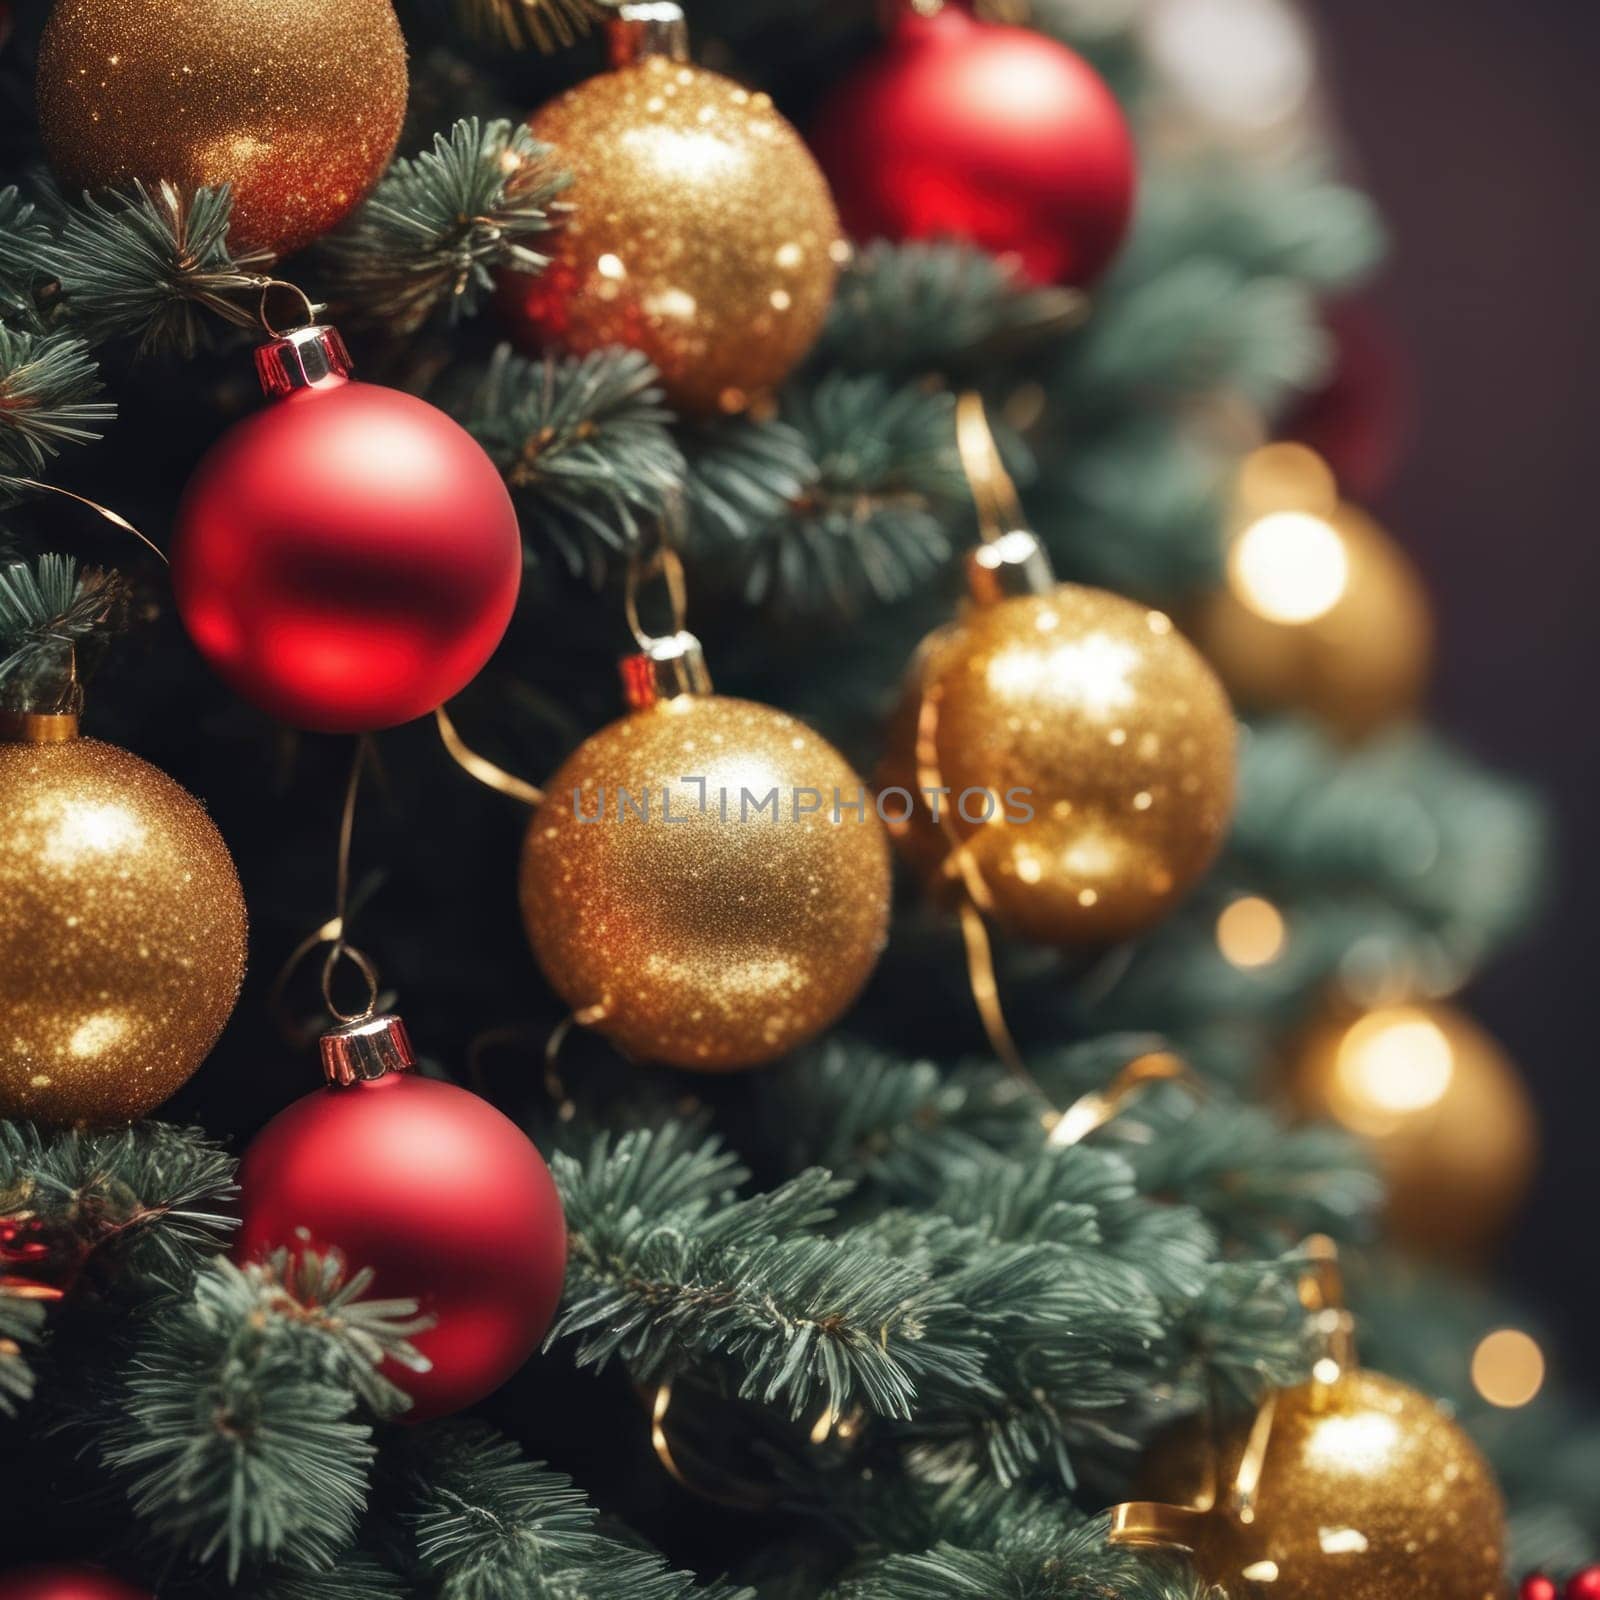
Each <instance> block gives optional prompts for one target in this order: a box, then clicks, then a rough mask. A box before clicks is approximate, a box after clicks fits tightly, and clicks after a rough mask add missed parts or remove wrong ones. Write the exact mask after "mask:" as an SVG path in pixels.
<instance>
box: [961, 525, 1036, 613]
mask: <svg viewBox="0 0 1600 1600" xmlns="http://www.w3.org/2000/svg"><path fill="white" fill-rule="evenodd" d="M1055 586H1056V575H1055V573H1054V571H1052V569H1051V566H1050V557H1049V556H1048V555H1046V554H1045V549H1044V546H1043V545H1042V544H1040V543H1039V540H1038V536H1037V535H1036V534H1034V533H1032V532H1031V531H1030V530H1028V529H1027V528H1013V529H1011V531H1010V532H1009V533H1002V534H1001V535H1000V537H999V538H998V539H991V540H989V541H988V542H987V543H986V544H980V545H979V546H978V547H977V549H975V550H969V551H968V552H967V590H968V592H969V593H970V594H971V596H972V598H973V599H974V600H975V601H977V603H978V604H979V605H980V606H992V605H994V604H996V603H997V602H998V601H1001V600H1011V599H1014V598H1015V597H1016V596H1017V595H1028V594H1049V593H1050V591H1051V590H1052V589H1054V588H1055Z"/></svg>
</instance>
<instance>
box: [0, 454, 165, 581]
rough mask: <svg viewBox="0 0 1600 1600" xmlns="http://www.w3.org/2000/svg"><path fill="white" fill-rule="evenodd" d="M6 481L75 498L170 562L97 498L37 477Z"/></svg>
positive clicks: (47, 492)
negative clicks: (42, 480)
mask: <svg viewBox="0 0 1600 1600" xmlns="http://www.w3.org/2000/svg"><path fill="white" fill-rule="evenodd" d="M3 481H4V482H6V483H16V484H20V485H21V486H22V487H23V488H24V489H39V490H42V491H43V492H44V493H45V494H58V495H60V496H61V497H62V498H63V499H64V500H76V501H77V502H78V504H79V505H80V506H87V507H88V508H89V509H90V510H91V511H92V512H94V513H95V515H96V516H99V517H104V518H105V520H106V521H107V522H109V523H110V524H111V525H112V526H113V527H114V528H121V529H122V530H123V532H124V533H131V534H132V535H133V536H134V538H135V539H137V540H138V541H139V543H140V544H142V545H143V546H144V547H145V549H146V550H148V551H149V552H150V553H151V554H152V555H153V556H155V558H156V559H157V560H158V561H159V562H160V563H161V564H162V566H164V567H170V566H171V565H172V563H171V562H170V561H168V560H167V553H166V551H165V550H163V549H162V548H161V546H160V545H158V544H157V543H156V542H155V541H154V540H153V539H149V538H147V537H146V536H145V535H144V534H142V533H140V532H139V530H138V529H137V528H136V527H134V525H133V524H132V523H131V522H129V521H128V519H127V518H126V517H125V516H123V515H122V514H121V513H120V512H117V511H113V510H112V509H111V507H110V506H103V505H101V504H100V502H99V501H98V500H91V499H90V498H89V497H88V495H86V494H77V493H75V492H74V491H73V490H71V489H63V488H61V487H60V485H58V484H54V483H41V482H40V481H39V480H38V479H37V478H13V477H10V476H7V477H6V478H5V479H4V480H3Z"/></svg>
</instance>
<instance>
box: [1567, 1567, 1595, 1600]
mask: <svg viewBox="0 0 1600 1600" xmlns="http://www.w3.org/2000/svg"><path fill="white" fill-rule="evenodd" d="M1566 1600H1600V1567H1585V1568H1584V1569H1583V1571H1582V1572H1575V1573H1573V1575H1572V1576H1571V1577H1570V1578H1568V1579H1567V1592H1566Z"/></svg>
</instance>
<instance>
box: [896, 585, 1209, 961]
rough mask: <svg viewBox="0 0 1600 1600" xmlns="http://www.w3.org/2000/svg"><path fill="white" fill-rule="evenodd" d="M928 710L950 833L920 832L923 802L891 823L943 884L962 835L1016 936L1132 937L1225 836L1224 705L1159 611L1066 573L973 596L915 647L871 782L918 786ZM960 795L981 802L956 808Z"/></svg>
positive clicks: (925, 814) (928, 823)
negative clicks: (1030, 588)
mask: <svg viewBox="0 0 1600 1600" xmlns="http://www.w3.org/2000/svg"><path fill="white" fill-rule="evenodd" d="M924 707H925V708H926V714H927V715H930V716H931V719H932V738H931V751H930V752H929V753H931V755H932V756H933V757H934V761H933V766H932V771H933V773H935V774H936V776H937V780H938V782H937V785H936V786H938V787H943V788H946V789H948V791H949V794H948V796H947V797H946V798H945V800H944V802H943V816H944V818H945V819H946V823H947V825H948V828H949V829H950V830H951V833H952V834H953V837H951V836H950V834H946V835H944V836H941V834H940V833H938V832H936V831H935V830H934V828H933V825H932V819H931V817H930V815H929V811H928V809H927V808H926V807H924V808H922V809H919V810H918V811H917V812H916V813H915V814H914V815H913V816H912V817H911V818H910V819H908V821H907V822H905V823H903V824H898V825H897V824H895V823H894V822H891V831H892V832H894V834H895V836H896V840H897V842H898V843H900V844H901V845H902V846H903V848H905V850H906V853H907V854H908V856H909V858H910V859H911V860H912V862H913V865H917V866H919V867H920V868H921V869H922V870H923V871H925V872H926V871H929V870H930V869H934V868H935V866H936V864H938V866H939V868H940V869H942V871H943V874H944V876H945V878H946V879H947V880H948V879H950V878H952V877H953V876H954V874H953V873H952V872H950V870H949V868H948V866H946V865H945V863H947V861H948V859H949V856H950V851H951V848H952V847H953V846H954V845H955V844H958V843H959V845H960V846H961V847H962V848H963V849H964V851H965V852H966V855H967V858H968V861H969V862H970V864H971V866H972V867H974V868H975V869H976V873H977V876H978V878H979V879H981V882H982V885H983V889H984V891H985V896H986V898H987V900H988V902H989V904H988V905H987V906H984V907H982V909H986V910H992V911H993V912H994V914H995V915H996V917H997V918H998V920H999V921H1000V922H1001V923H1002V924H1003V925H1005V926H1006V927H1008V928H1009V929H1011V930H1012V931H1013V932H1015V933H1018V934H1020V935H1022V936H1023V937H1024V938H1028V939H1036V940H1039V941H1040V942H1042V943H1046V944H1085V943H1104V942H1109V941H1112V940H1117V939H1124V938H1128V937H1129V936H1131V935H1133V934H1135V933H1138V932H1139V931H1141V930H1142V929H1144V928H1147V927H1149V926H1150V925H1151V924H1153V923H1155V922H1157V921H1159V920H1160V919H1161V918H1162V917H1164V916H1165V915H1166V914H1167V913H1168V912H1169V911H1170V910H1171V909H1172V907H1173V906H1174V905H1175V904H1176V903H1177V902H1178V900H1179V899H1181V898H1182V896H1183V895H1184V893H1185V892H1186V891H1187V890H1188V889H1189V888H1190V887H1191V886H1192V885H1193V884H1194V882H1195V881H1196V880H1197V879H1198V878H1199V877H1200V876H1201V875H1202V874H1203V873H1204V872H1205V870H1206V868H1207V867H1208V866H1210V864H1211V861H1212V859H1213V858H1214V857H1215V855H1216V853H1217V850H1218V848H1219V847H1220V846H1221V843H1222V839H1223V836H1224V834H1225V832H1226V830H1227V825H1228V818H1229V815H1230V813H1231V810H1232V806H1233V788H1234V743H1235V729H1234V720H1233V712H1232V709H1231V708H1230V706H1229V704H1228V698H1227V696H1226V694H1224V693H1223V690H1222V686H1221V685H1220V684H1219V683H1218V682H1217V680H1216V677H1215V675H1214V674H1213V673H1212V671H1211V669H1210V668H1209V667H1208V666H1207V665H1206V663H1205V662H1204V660H1203V659H1202V658H1201V657H1200V655H1199V654H1198V653H1197V652H1196V651H1195V650H1194V648H1193V647H1192V646H1191V645H1190V644H1189V643H1188V642H1187V640H1185V639H1184V638H1183V636H1182V635H1181V634H1180V633H1179V632H1178V631H1177V629H1176V628H1174V627H1173V625H1172V622H1171V620H1170V619H1169V618H1168V617H1166V616H1165V615H1164V614H1163V613H1161V612H1159V611H1152V610H1151V609H1150V608H1149V607H1148V606H1143V605H1140V604H1138V603H1137V602H1135V601H1132V600H1127V599H1124V598H1123V597H1122V596H1120V595H1115V594H1109V593H1106V592H1105V591H1103V590H1100V589H1089V588H1084V587H1081V586H1079V585H1076V584H1060V585H1058V586H1056V587H1055V588H1053V589H1051V590H1049V591H1048V592H1047V593H1044V594H1027V595H1013V596H1012V597H1010V598H1007V599H1002V600H999V601H996V602H994V603H991V604H978V605H973V606H971V607H970V608H969V609H968V610H967V611H966V612H965V613H964V614H963V615H962V617H961V618H960V620H959V621H957V622H956V623H955V624H954V625H953V626H952V627H950V628H948V629H946V630H944V631H942V632H941V633H938V634H935V635H934V636H932V637H931V638H930V639H929V640H928V642H927V643H926V644H925V645H924V647H923V652H922V653H921V655H920V657H919V661H918V664H917V666H916V667H915V668H914V669H913V672H912V674H911V681H910V684H909V686H908V689H907V693H906V700H905V702H904V704H903V705H902V708H901V711H900V713H899V715H898V716H897V718H896V720H895V723H894V725H893V728H892V729H891V734H890V741H891V742H890V749H889V751H888V754H887V756H886V758H885V761H884V764H883V766H882V767H881V768H880V770H879V773H878V788H879V791H880V793H885V792H886V791H887V790H888V789H889V788H891V787H900V788H904V789H907V790H911V791H913V792H917V791H919V790H920V789H921V788H922V787H923V786H924V785H925V784H926V783H927V781H928V778H929V769H928V767H927V764H926V763H924V762H919V756H918V749H917V741H918V713H919V710H922V709H923V708H924ZM973 791H978V792H987V793H988V794H989V795H991V796H993V797H994V801H995V804H994V805H993V807H992V808H985V807H984V806H983V805H982V804H980V803H979V802H978V801H971V802H969V803H968V804H967V806H966V809H965V810H963V809H962V806H961V797H962V796H963V795H964V794H967V793H969V792H973ZM1024 808H1026V811H1027V813H1028V815H1026V817H1024V816H1023V815H1022V812H1023V809H1024ZM986 809H987V819H985V813H986Z"/></svg>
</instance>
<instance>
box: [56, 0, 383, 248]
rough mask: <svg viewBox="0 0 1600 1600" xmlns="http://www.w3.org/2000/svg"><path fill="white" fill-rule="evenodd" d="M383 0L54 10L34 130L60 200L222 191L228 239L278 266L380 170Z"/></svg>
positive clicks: (102, 1) (87, 4)
mask: <svg viewBox="0 0 1600 1600" xmlns="http://www.w3.org/2000/svg"><path fill="white" fill-rule="evenodd" d="M406 89H407V77H406V44H405V39H404V38H403V37H402V35H401V32H400V24H399V22H398V21H397V20H396V18H395V14H394V8H393V7H392V6H391V5H390V3H389V0H56V5H55V9H54V10H53V11H52V12H51V14H50V21H49V23H48V24H47V25H46V27H45V30H44V37H43V38H42V40H41V41H40V44H39V76H38V93H39V122H40V127H41V129H42V131H43V134H44V143H45V149H46V151H47V153H48V154H49V157H50V165H51V167H52V168H53V169H54V171H55V175H56V177H57V178H59V179H60V181H61V185H62V187H63V188H64V189H66V190H67V191H68V192H69V193H71V192H72V191H74V190H77V189H107V188H114V187H120V186H122V185H125V184H128V183H130V182H132V181H133V180H134V179H138V180H140V181H141V182H143V183H144V184H145V185H146V186H147V187H150V186H154V185H155V184H157V183H159V182H161V181H162V180H163V179H167V180H170V181H171V182H172V183H173V184H175V185H176V186H177V188H178V190H179V192H180V193H181V194H186V193H188V192H190V191H192V190H194V189H195V188H197V187H198V186H200V185H202V184H206V185H210V186H212V187H216V186H217V185H219V184H224V183H226V184H229V185H231V187H232V191H233V215H232V222H231V225H230V227H229V232H228V244H229V246H230V248H231V249H232V250H233V251H234V252H235V253H236V254H237V253H240V252H243V251H256V250H259V251H265V252H267V253H268V254H269V255H273V256H280V255H286V254H287V253H288V252H289V251H291V250H297V249H298V248H299V247H300V246H301V245H304V244H308V243H309V242H310V241H311V240H312V239H315V238H316V237H317V236H318V235H319V234H323V233H326V232H327V231H328V229H329V228H331V227H333V225H334V224H335V223H336V222H338V221H340V220H341V219H342V218H343V217H344V216H346V215H347V214H348V213H349V212H350V211H351V210H352V209H353V208H354V207H355V206H356V204H357V203H358V202H359V201H360V200H361V198H362V197H363V196H364V195H365V194H366V193H367V191H368V190H369V189H370V188H371V187H372V186H373V184H375V183H376V182H377V181H378V179H379V178H380V177H381V176H382V174H383V169H384V168H385V166H387V165H388V161H389V157H390V155H391V154H392V153H393V151H394V145H395V140H396V139H397V138H398V137H399V135H400V123H401V120H402V119H403V118H404V116H405V109H406Z"/></svg>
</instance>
